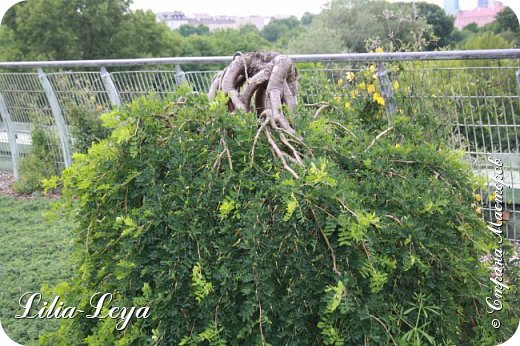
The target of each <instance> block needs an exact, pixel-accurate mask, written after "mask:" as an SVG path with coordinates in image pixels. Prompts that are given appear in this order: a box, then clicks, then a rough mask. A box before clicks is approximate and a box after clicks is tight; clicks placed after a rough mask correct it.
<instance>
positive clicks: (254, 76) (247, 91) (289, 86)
mask: <svg viewBox="0 0 520 346" xmlns="http://www.w3.org/2000/svg"><path fill="white" fill-rule="evenodd" d="M219 90H221V91H223V92H224V93H225V94H226V95H228V96H229V104H228V106H229V110H230V111H250V110H253V111H254V112H256V114H257V115H258V117H259V118H261V124H262V130H260V131H259V132H258V133H257V135H258V134H259V133H261V132H263V133H264V134H265V136H266V137H267V141H268V143H269V145H270V147H271V151H272V152H273V153H274V155H275V156H277V157H278V158H279V159H280V160H281V162H282V165H283V167H284V168H285V169H286V170H287V171H289V172H290V173H291V174H292V175H293V176H295V177H298V175H297V174H296V172H295V171H294V170H293V169H292V168H291V167H290V166H289V165H288V161H289V162H292V163H296V164H297V165H300V166H303V159H302V154H301V153H300V152H299V151H298V149H297V148H296V147H295V146H294V145H293V144H291V143H290V142H289V141H288V139H287V137H286V136H285V135H289V136H291V137H296V136H295V134H296V131H295V129H294V128H293V126H292V125H291V123H290V122H289V120H288V119H287V117H286V115H285V114H284V112H283V105H286V106H287V109H289V111H291V112H292V111H293V110H294V109H295V107H296V102H297V101H296V100H297V95H298V72H297V70H296V68H295V66H294V65H293V63H292V61H291V59H290V58H289V57H288V56H286V55H279V54H277V53H273V52H252V53H245V54H242V53H240V52H239V53H237V54H235V56H234V58H233V61H232V62H231V63H230V64H229V66H228V67H226V68H225V69H224V70H223V71H220V72H219V73H217V75H216V76H215V77H214V78H213V81H212V83H211V86H210V88H209V92H208V97H209V99H210V100H212V99H213V98H214V97H215V96H216V94H217V92H218V91H219ZM253 99H254V102H253V108H252V107H251V102H252V100H253ZM273 131H275V132H277V133H278V136H277V137H276V138H277V139H275V136H273ZM257 140H258V136H255V144H256V142H257ZM252 150H253V152H254V146H253V149H252Z"/></svg>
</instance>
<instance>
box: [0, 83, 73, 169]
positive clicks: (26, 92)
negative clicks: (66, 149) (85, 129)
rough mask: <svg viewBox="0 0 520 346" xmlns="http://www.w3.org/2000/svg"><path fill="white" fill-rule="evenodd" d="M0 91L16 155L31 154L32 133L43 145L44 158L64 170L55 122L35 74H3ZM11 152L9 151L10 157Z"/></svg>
mask: <svg viewBox="0 0 520 346" xmlns="http://www.w3.org/2000/svg"><path fill="white" fill-rule="evenodd" d="M0 90H1V93H2V95H3V98H4V100H5V103H6V106H7V109H8V111H9V114H10V115H11V121H12V125H13V128H14V132H15V136H16V145H17V148H18V155H19V156H20V159H22V160H23V158H24V157H27V156H28V155H29V153H30V150H31V147H32V145H33V136H35V135H37V137H38V141H39V143H40V144H41V145H42V146H44V147H45V150H46V152H47V157H46V158H45V159H46V160H49V161H52V162H54V163H55V165H56V167H57V169H58V170H61V169H63V168H64V167H65V166H64V160H63V153H62V152H61V150H60V147H59V139H58V135H57V129H56V122H55V121H54V117H53V115H52V112H51V109H50V106H49V104H48V101H47V98H46V95H45V92H44V90H43V87H42V85H41V83H40V81H39V79H38V75H37V74H36V73H2V74H0ZM10 155H11V154H10V153H9V156H10Z"/></svg>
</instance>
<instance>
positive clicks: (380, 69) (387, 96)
mask: <svg viewBox="0 0 520 346" xmlns="http://www.w3.org/2000/svg"><path fill="white" fill-rule="evenodd" d="M377 79H378V80H379V84H380V85H381V94H382V95H381V96H382V97H383V99H384V100H385V111H386V116H387V117H388V123H389V124H390V123H391V122H392V115H393V114H394V113H395V111H396V110H397V107H396V105H395V98H394V87H393V85H392V81H391V80H390V77H389V76H388V70H386V69H385V66H384V64H383V62H379V63H378V64H377Z"/></svg>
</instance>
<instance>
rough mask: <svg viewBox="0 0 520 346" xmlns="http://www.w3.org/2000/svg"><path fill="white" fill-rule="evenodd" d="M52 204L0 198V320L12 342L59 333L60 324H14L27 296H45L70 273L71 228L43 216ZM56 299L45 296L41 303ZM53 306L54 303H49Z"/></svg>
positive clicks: (19, 321) (51, 321)
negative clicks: (44, 287) (47, 287)
mask: <svg viewBox="0 0 520 346" xmlns="http://www.w3.org/2000/svg"><path fill="white" fill-rule="evenodd" d="M52 203H53V201H52V200H48V199H43V198H39V199H32V200H25V199H17V198H13V197H9V196H2V195H0V320H1V322H2V327H3V329H4V331H5V332H6V333H7V335H9V337H10V338H11V339H13V340H14V341H16V342H18V343H21V344H26V345H31V344H35V341H36V340H37V339H38V337H39V335H41V334H42V333H44V332H47V331H49V330H52V329H54V328H56V327H57V326H58V324H59V320H57V319H16V318H15V317H14V316H15V315H16V314H22V313H23V309H22V308H21V307H20V306H19V305H18V300H19V299H20V296H21V295H23V294H24V293H26V292H32V293H36V292H41V290H40V287H41V286H42V285H43V284H48V285H50V286H53V285H55V284H57V283H58V282H61V281H63V280H65V279H67V278H68V277H70V275H71V274H72V272H73V270H72V267H71V265H70V264H69V256H70V250H71V244H70V229H71V224H70V223H67V222H66V221H65V220H64V218H56V220H51V219H49V218H47V217H46V216H45V214H46V213H48V212H49V211H51V210H52ZM52 298H53V297H50V298H49V297H47V296H45V295H44V296H43V299H42V303H43V301H49V300H52ZM49 303H50V302H49Z"/></svg>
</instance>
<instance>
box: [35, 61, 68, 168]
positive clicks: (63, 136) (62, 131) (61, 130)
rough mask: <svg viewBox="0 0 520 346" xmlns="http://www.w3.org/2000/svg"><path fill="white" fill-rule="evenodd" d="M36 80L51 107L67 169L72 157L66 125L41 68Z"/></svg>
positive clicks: (54, 95)
mask: <svg viewBox="0 0 520 346" xmlns="http://www.w3.org/2000/svg"><path fill="white" fill-rule="evenodd" d="M38 78H39V79H40V82H41V84H42V87H43V90H44V91H45V95H46V96H47V100H48V101H49V105H50V106H51V111H52V115H53V116H54V120H55V121H56V126H57V127H58V134H59V136H60V142H61V149H62V151H63V161H64V163H65V167H69V166H70V165H71V164H72V155H71V150H70V144H69V143H70V141H69V130H68V129H67V125H66V124H65V119H64V118H63V113H62V112H61V108H60V104H59V102H58V98H57V97H56V94H55V93H54V89H53V88H52V85H51V83H50V82H49V79H48V78H47V75H46V74H45V72H43V70H42V69H41V68H38Z"/></svg>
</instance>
